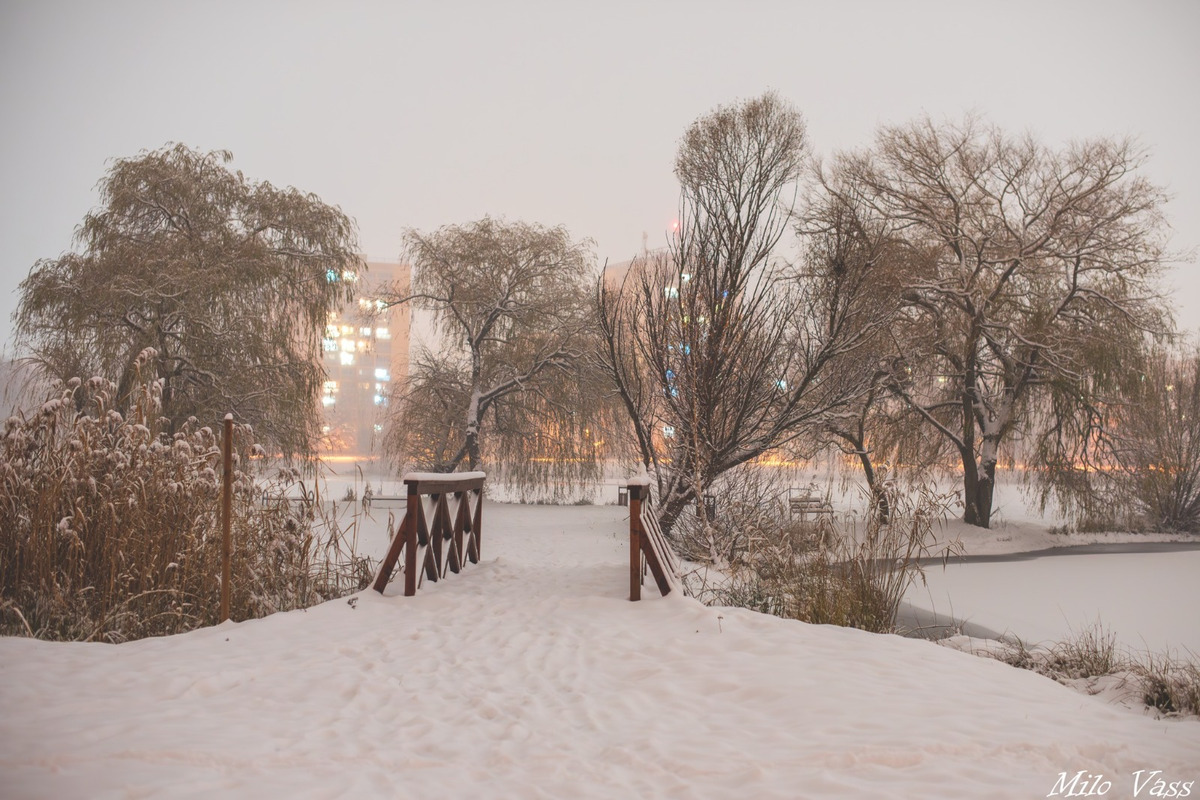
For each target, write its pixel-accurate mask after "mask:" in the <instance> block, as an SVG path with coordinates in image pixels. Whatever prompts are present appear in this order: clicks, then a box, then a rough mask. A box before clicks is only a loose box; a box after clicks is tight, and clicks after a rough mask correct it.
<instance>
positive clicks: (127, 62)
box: [0, 0, 1200, 354]
mask: <svg viewBox="0 0 1200 800" xmlns="http://www.w3.org/2000/svg"><path fill="white" fill-rule="evenodd" d="M334 6H335V4H334V3H329V2H311V3H305V2H230V3H224V2H205V3H200V2H189V3H169V2H164V1H163V0H157V2H69V3H63V2H46V0H37V1H36V2H13V1H12V0H0V36H2V41H0V114H2V119H3V125H2V128H0V137H3V145H2V147H0V151H2V152H0V186H2V187H3V200H2V202H3V207H2V208H0V348H4V347H5V346H6V345H11V324H10V315H11V313H12V311H13V309H14V308H15V307H16V305H17V300H18V294H17V286H18V284H19V283H20V281H21V280H22V279H23V278H24V277H25V275H26V274H27V273H28V271H29V268H30V267H31V266H32V265H33V263H34V262H35V261H36V260H37V259H38V258H43V257H54V256H57V255H59V254H60V253H62V252H64V251H65V250H67V249H69V248H70V247H71V246H72V241H71V239H72V234H73V231H74V228H75V226H76V225H77V224H78V223H79V222H80V220H81V219H82V218H83V215H84V214H85V213H86V212H87V211H88V210H89V209H90V208H91V207H92V206H93V205H94V204H95V202H96V193H95V185H96V182H97V181H98V180H99V179H100V178H101V177H102V175H103V174H104V172H105V169H106V162H107V161H108V159H111V158H114V157H122V156H130V155H134V154H136V153H137V152H138V151H140V150H143V149H153V148H157V147H160V146H162V145H163V144H165V143H167V142H176V141H177V142H184V143H186V144H188V145H191V146H193V147H196V148H200V149H205V150H208V149H216V148H223V149H228V150H231V151H232V152H233V154H234V166H235V167H236V168H238V169H240V170H242V171H243V172H244V173H245V174H246V175H247V176H248V177H250V178H252V179H256V180H269V181H271V182H272V183H275V184H278V185H292V186H296V187H298V188H300V189H303V190H305V191H311V192H315V193H316V194H318V195H320V197H321V198H322V199H323V200H325V201H326V202H328V203H332V204H336V205H338V206H340V207H341V208H342V209H343V210H344V211H345V212H346V213H347V214H349V215H350V216H352V217H354V218H355V219H356V220H357V221H358V225H359V229H360V240H361V243H362V247H363V249H364V251H365V252H366V253H368V254H369V255H370V256H372V257H374V258H383V259H395V258H396V257H397V256H398V254H399V251H400V247H401V239H402V236H403V232H404V230H405V229H406V228H409V227H414V228H418V229H422V230H427V229H432V228H436V227H438V226H440V225H444V224H450V223H461V222H466V221H468V220H472V219H476V218H478V217H481V216H483V215H485V214H491V215H494V216H503V217H506V218H508V219H523V220H527V221H533V222H541V223H544V224H563V225H566V226H567V228H568V229H569V230H570V231H571V233H572V234H573V235H574V236H575V237H577V238H584V237H588V238H591V239H593V240H594V241H595V245H596V247H595V252H596V255H597V258H598V260H599V261H601V262H602V261H603V260H604V259H609V260H612V261H620V260H624V259H627V258H629V257H631V256H632V255H634V254H635V253H636V252H637V251H638V250H639V249H640V247H641V244H642V234H643V232H645V233H646V234H648V237H649V243H650V246H651V247H656V246H661V245H662V244H664V243H665V241H666V231H667V229H668V227H669V226H670V224H671V221H672V219H673V218H674V215H675V209H676V204H677V198H678V191H677V185H676V183H675V180H674V177H673V175H672V172H671V167H672V159H673V156H674V152H675V148H676V144H677V142H678V140H679V137H680V135H681V134H682V133H683V131H684V129H685V127H686V126H687V125H688V124H689V123H690V122H691V121H692V120H694V119H695V118H696V117H698V116H700V115H702V114H704V113H706V112H707V111H709V110H711V109H712V108H713V107H715V106H717V105H719V104H723V103H729V102H732V101H735V100H737V99H739V98H748V97H751V96H754V95H757V94H760V93H761V92H763V91H764V90H767V89H774V90H776V91H777V92H779V93H780V94H781V95H782V96H783V97H784V98H786V99H787V100H789V101H790V102H792V103H794V104H795V105H796V107H798V108H799V109H800V110H801V111H802V113H803V114H804V115H805V117H806V119H807V121H808V125H809V133H810V135H811V141H812V145H813V148H814V150H815V151H816V153H818V154H821V155H825V156H828V155H830V154H832V153H833V152H835V151H836V150H838V149H842V148H851V147H858V146H862V145H865V144H868V143H869V142H870V140H871V137H872V135H873V132H874V130H875V129H876V127H877V126H879V125H881V124H890V123H900V122H905V121H907V120H910V119H912V118H914V117H916V116H918V115H921V114H925V113H927V114H930V115H931V116H933V117H934V118H935V119H959V118H961V117H962V115H963V114H964V113H965V112H968V111H972V110H973V111H977V112H979V113H981V114H983V115H985V116H986V117H987V118H988V119H990V120H991V121H993V122H995V123H997V124H999V125H1001V126H1002V127H1004V128H1006V129H1009V130H1012V131H1014V132H1020V131H1024V130H1029V131H1032V132H1033V133H1035V134H1036V135H1038V136H1039V137H1040V138H1042V139H1043V140H1044V141H1046V142H1049V143H1052V144H1055V145H1059V144H1062V143H1065V142H1067V141H1068V140H1070V139H1073V138H1075V139H1078V138H1086V137H1092V136H1124V135H1133V136H1135V137H1137V138H1138V139H1139V140H1140V141H1141V143H1142V144H1143V145H1145V146H1146V147H1147V148H1149V150H1150V152H1151V155H1152V158H1151V161H1150V163H1149V165H1148V167H1147V174H1148V175H1149V176H1150V177H1151V178H1152V179H1154V180H1155V181H1157V182H1159V183H1162V184H1165V185H1166V186H1167V187H1168V189H1169V190H1170V192H1171V193H1172V195H1173V196H1174V200H1173V201H1172V203H1171V204H1170V206H1169V207H1168V213H1169V216H1170V218H1171V220H1172V222H1173V225H1174V228H1175V237H1174V241H1173V246H1174V248H1175V249H1177V250H1187V249H1191V248H1194V247H1196V246H1197V245H1198V244H1200V136H1198V132H1200V47H1198V43H1197V35H1198V33H1200V3H1198V2H1193V1H1192V0H1176V1H1174V2H1171V1H1169V0H1158V1H1157V2H1156V1H1155V0H1139V1H1138V2H1098V1H1097V0H1088V1H1087V2H1057V3H1056V2H1049V1H1048V0H1043V1H1042V2H1033V3H1021V2H979V3H973V2H967V1H966V0H958V1H957V2H832V0H831V1H830V2H736V3H735V2H721V3H717V2H699V1H698V0H691V1H690V2H657V3H649V2H592V3H572V2H507V1H505V0H499V1H497V2H474V3H467V2H458V3H456V2H441V3H436V4H435V3H399V2H388V3H384V2H376V3H369V2H358V3H355V2H342V3H338V4H336V6H337V8H336V9H335V8H334ZM1172 290H1173V294H1174V296H1175V299H1176V301H1177V303H1178V304H1179V305H1180V306H1181V308H1180V310H1179V319H1180V321H1181V323H1182V324H1183V326H1184V327H1187V328H1190V329H1196V328H1198V327H1200V278H1198V277H1197V266H1196V265H1195V264H1183V265H1180V266H1179V267H1177V268H1176V270H1175V273H1174V278H1173V285H1172ZM8 349H9V350H11V346H9V348H8ZM10 354H11V353H10Z"/></svg>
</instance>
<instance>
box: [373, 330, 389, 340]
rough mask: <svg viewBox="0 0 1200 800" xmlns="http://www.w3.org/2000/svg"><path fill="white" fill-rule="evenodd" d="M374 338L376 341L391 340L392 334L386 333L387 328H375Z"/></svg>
mask: <svg viewBox="0 0 1200 800" xmlns="http://www.w3.org/2000/svg"><path fill="white" fill-rule="evenodd" d="M375 338H377V339H390V338H392V334H390V333H389V332H388V329H387V328H376V329H375Z"/></svg>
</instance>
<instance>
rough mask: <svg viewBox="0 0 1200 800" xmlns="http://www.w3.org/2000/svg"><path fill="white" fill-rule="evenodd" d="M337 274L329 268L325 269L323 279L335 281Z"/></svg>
mask: <svg viewBox="0 0 1200 800" xmlns="http://www.w3.org/2000/svg"><path fill="white" fill-rule="evenodd" d="M337 280H338V274H337V273H336V272H334V271H333V270H331V269H328V270H325V281H326V282H327V283H337Z"/></svg>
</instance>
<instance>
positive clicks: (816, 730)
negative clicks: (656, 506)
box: [0, 503, 1200, 798]
mask: <svg viewBox="0 0 1200 800" xmlns="http://www.w3.org/2000/svg"><path fill="white" fill-rule="evenodd" d="M624 511H625V509H621V508H617V507H612V506H607V507H569V508H554V507H529V506H525V507H518V506H505V505H498V504H492V503H489V504H487V506H486V508H485V523H484V537H483V556H484V558H483V562H482V563H480V564H478V565H472V566H469V567H468V568H467V569H466V570H464V572H463V574H461V575H457V576H452V577H451V578H449V579H448V580H446V581H444V582H441V583H439V584H437V585H428V584H427V585H426V586H425V587H424V588H423V589H422V590H421V592H420V593H419V594H418V596H417V597H414V598H404V597H400V596H394V593H395V592H396V588H397V587H396V586H395V584H393V586H392V588H391V590H390V591H389V596H379V595H377V594H375V593H374V592H371V591H367V592H364V593H363V594H361V595H359V596H357V598H352V599H351V600H350V601H347V600H339V601H334V602H331V603H328V604H325V605H323V606H319V607H316V608H312V609H309V610H307V611H299V612H293V613H289V614H280V615H276V616H273V617H271V618H268V619H263V620H257V621H251V622H244V623H237V624H233V623H228V624H225V625H222V626H220V627H217V628H212V629H208V630H202V631H196V632H193V633H190V634H186V635H183V636H176V637H170V638H164V639H152V640H145V641H140V642H133V643H129V644H124V645H119V646H111V645H101V644H54V643H47V642H37V641H30V640H25V639H3V640H0V670H3V676H4V680H3V681H2V682H0V709H2V711H3V713H2V714H0V787H2V788H0V795H3V796H4V797H6V798H8V797H15V798H33V797H44V798H62V797H93V798H96V797H145V796H171V797H205V798H208V797H255V798H262V797H304V798H310V797H311V798H334V797H396V796H407V797H422V798H425V797H446V798H457V797H468V796H471V797H512V798H543V797H544V798H561V797H606V798H607V797H679V798H693V797H698V798H704V797H713V798H726V797H729V798H760V797H766V798H771V797H779V798H795V797H831V798H857V797H914V798H915V797H920V798H929V797H994V798H1024V797H1029V798H1035V797H1045V796H1047V794H1048V793H1050V792H1051V790H1052V789H1053V788H1054V786H1055V784H1056V783H1057V782H1058V780H1059V776H1060V774H1062V773H1067V779H1068V780H1069V779H1070V777H1071V776H1074V775H1075V774H1076V773H1077V772H1079V771H1081V770H1082V771H1086V772H1087V773H1088V774H1089V775H1097V774H1103V776H1104V780H1109V781H1111V782H1112V791H1111V792H1110V793H1109V794H1108V796H1110V797H1131V796H1133V794H1134V790H1135V786H1134V780H1135V779H1134V775H1135V773H1136V772H1137V771H1138V770H1147V771H1149V770H1161V773H1160V774H1159V777H1162V778H1164V779H1166V780H1167V781H1194V782H1196V784H1197V785H1196V786H1195V787H1194V788H1193V789H1192V792H1193V793H1196V792H1200V723H1198V722H1197V721H1195V720H1154V719H1153V718H1151V717H1149V716H1147V715H1144V714H1141V713H1135V712H1131V711H1129V710H1127V709H1125V708H1121V707H1115V706H1112V705H1109V704H1107V703H1106V702H1105V701H1104V700H1102V699H1100V698H1096V697H1089V696H1086V695H1084V694H1080V693H1078V692H1075V691H1072V690H1071V689H1067V688H1065V687H1063V686H1060V685H1058V684H1056V683H1054V682H1052V681H1050V680H1048V679H1046V678H1043V677H1040V676H1038V675H1035V674H1033V673H1031V672H1027V671H1023V670H1018V669H1014V668H1012V667H1008V666H1006V665H1004V664H1001V663H998V662H995V661H991V660H988V659H983V658H977V657H974V656H971V655H967V654H964V653H960V652H957V651H954V650H951V649H949V648H943V647H938V646H936V645H934V644H930V643H928V642H924V641H919V640H913V639H904V638H901V637H897V636H874V635H870V634H865V633H861V632H859V631H854V630H847V629H840V628H832V627H825V626H812V625H805V624H802V623H799V622H794V621H787V620H781V619H776V618H772V617H767V616H763V615H759V614H755V613H752V612H748V611H744V610H739V609H727V608H726V609H719V608H706V607H704V606H701V605H700V604H698V603H696V602H694V601H692V600H690V599H687V598H682V597H668V598H662V599H659V598H654V597H651V599H648V600H644V601H643V602H641V603H630V602H628V600H626V592H627V575H626V569H627V564H628V560H627V553H626V549H625V548H626V538H625V533H626V530H627V529H626V527H625V525H626V522H625V518H624ZM367 544H368V546H372V547H373V546H375V545H372V544H371V543H369V542H368V543H367ZM1145 776H1146V773H1145V772H1143V773H1142V776H1141V777H1142V778H1143V779H1144V778H1145ZM1142 796H1148V790H1147V789H1145V788H1143V791H1142Z"/></svg>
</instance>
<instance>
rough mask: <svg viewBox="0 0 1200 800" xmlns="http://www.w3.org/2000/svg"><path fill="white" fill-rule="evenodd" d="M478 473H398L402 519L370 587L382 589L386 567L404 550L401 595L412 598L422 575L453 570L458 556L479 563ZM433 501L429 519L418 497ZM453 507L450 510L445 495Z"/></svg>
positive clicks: (480, 494) (480, 511)
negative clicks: (404, 491) (403, 502)
mask: <svg viewBox="0 0 1200 800" xmlns="http://www.w3.org/2000/svg"><path fill="white" fill-rule="evenodd" d="M486 477H487V476H486V475H484V473H482V472H454V473H442V472H410V473H408V474H406V475H405V476H404V479H403V480H404V485H405V486H406V487H408V492H407V495H406V503H407V505H406V508H405V511H404V519H403V520H402V521H401V523H400V528H399V529H398V530H397V531H396V535H395V537H393V539H392V543H391V545H390V546H389V547H388V552H387V555H386V556H384V558H383V561H382V562H380V564H379V572H377V573H376V575H375V583H374V585H373V588H374V589H375V591H377V592H379V593H380V594H383V590H384V589H386V588H387V585H388V582H389V581H390V580H391V577H392V571H393V570H394V569H395V568H396V563H397V562H398V561H399V560H400V554H401V552H403V553H404V569H403V573H404V595H405V596H406V597H412V596H413V595H415V594H416V593H417V587H418V586H419V585H420V582H421V580H422V578H423V577H424V578H428V579H429V580H431V581H437V580H439V579H440V578H444V577H445V576H446V570H447V569H448V570H449V571H450V572H455V573H456V572H458V571H459V570H461V569H462V566H463V560H464V557H465V558H466V559H467V560H469V561H470V562H471V563H472V564H477V563H479V548H480V542H481V536H482V532H483V531H482V528H483V484H484V481H485V479H486ZM424 496H428V497H429V498H430V500H431V502H432V504H433V519H432V520H429V519H427V515H426V513H425V503H424V502H423V500H422V497H424ZM450 496H453V497H454V499H455V502H456V509H455V511H454V512H453V514H452V513H451V511H450V503H449V501H448V499H447V498H448V497H450Z"/></svg>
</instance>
